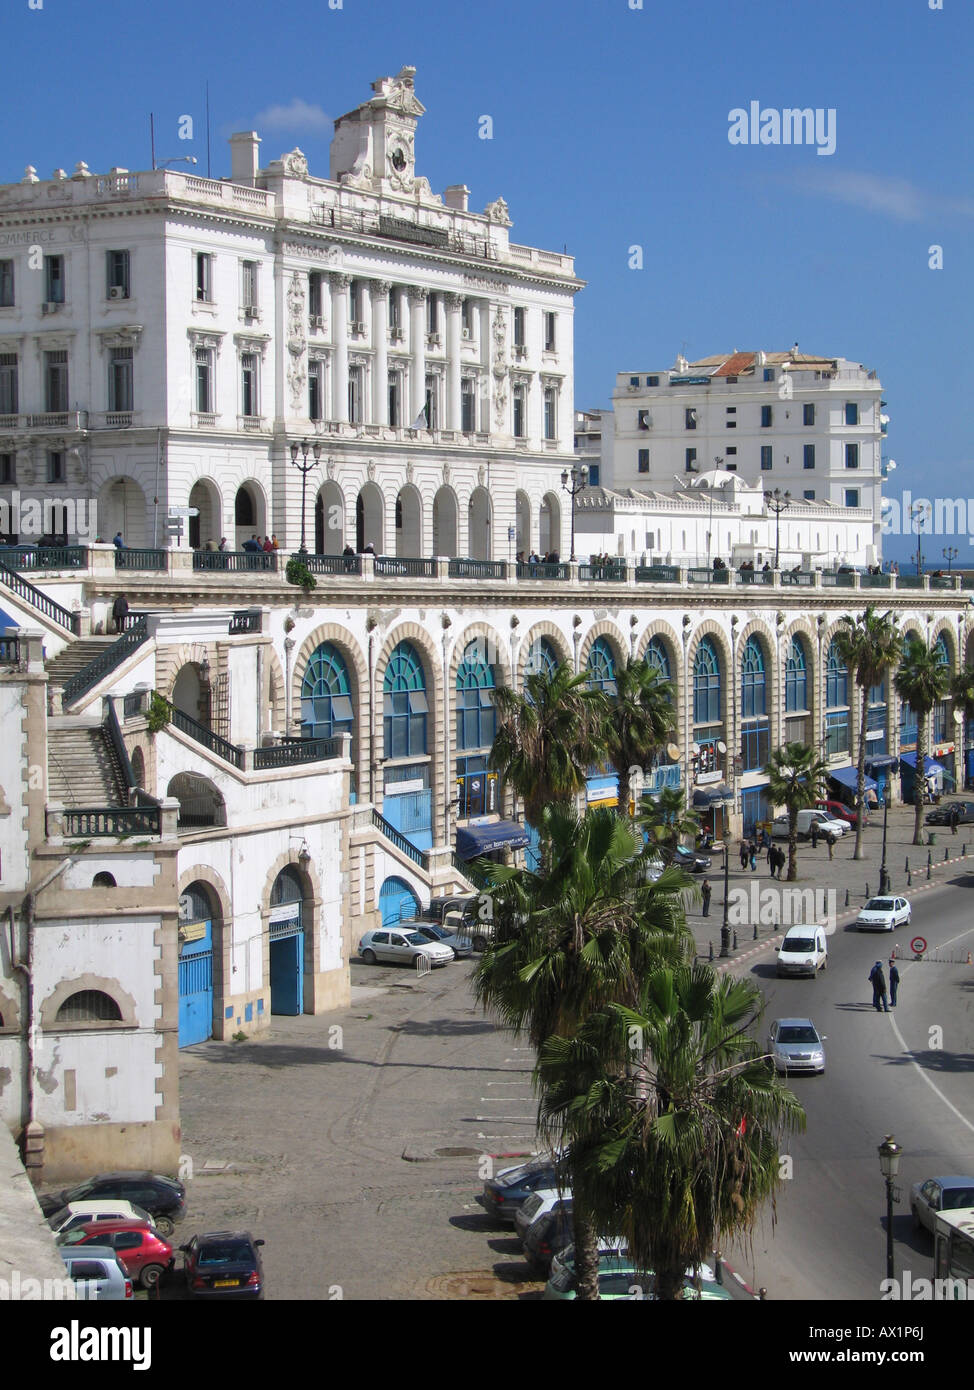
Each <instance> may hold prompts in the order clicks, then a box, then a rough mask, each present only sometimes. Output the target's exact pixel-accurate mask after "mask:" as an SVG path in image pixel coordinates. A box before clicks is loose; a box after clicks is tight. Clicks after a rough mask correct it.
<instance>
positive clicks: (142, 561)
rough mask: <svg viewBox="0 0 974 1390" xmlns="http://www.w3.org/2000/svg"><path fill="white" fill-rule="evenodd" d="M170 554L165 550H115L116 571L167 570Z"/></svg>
mask: <svg viewBox="0 0 974 1390" xmlns="http://www.w3.org/2000/svg"><path fill="white" fill-rule="evenodd" d="M167 564H168V552H167V551H165V550H152V549H140V550H131V549H129V547H128V546H126V548H125V549H124V550H119V549H118V548H117V547H116V550H115V568H116V570H165V569H166V566H167Z"/></svg>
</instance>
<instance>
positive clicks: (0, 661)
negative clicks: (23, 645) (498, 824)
mask: <svg viewBox="0 0 974 1390" xmlns="http://www.w3.org/2000/svg"><path fill="white" fill-rule="evenodd" d="M0 665H3V666H19V665H20V638H19V637H4V636H3V634H2V633H0Z"/></svg>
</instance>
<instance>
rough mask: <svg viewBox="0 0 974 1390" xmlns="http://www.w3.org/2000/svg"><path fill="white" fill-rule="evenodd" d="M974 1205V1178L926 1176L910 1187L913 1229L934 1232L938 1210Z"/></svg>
mask: <svg viewBox="0 0 974 1390" xmlns="http://www.w3.org/2000/svg"><path fill="white" fill-rule="evenodd" d="M958 1207H974V1178H957V1177H952V1178H927V1180H926V1181H925V1182H915V1183H914V1184H913V1186H912V1187H911V1188H910V1214H911V1216H912V1217H913V1229H914V1230H915V1231H919V1230H921V1229H922V1230H925V1231H929V1232H930V1234H931V1235H933V1233H934V1227H935V1225H936V1219H937V1212H938V1211H956V1209H957V1208H958Z"/></svg>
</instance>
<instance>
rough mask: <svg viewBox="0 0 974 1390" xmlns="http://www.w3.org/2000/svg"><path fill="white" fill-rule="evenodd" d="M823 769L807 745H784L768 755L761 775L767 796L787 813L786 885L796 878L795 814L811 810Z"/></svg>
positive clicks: (820, 789) (815, 754) (820, 785)
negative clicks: (766, 784)
mask: <svg viewBox="0 0 974 1390" xmlns="http://www.w3.org/2000/svg"><path fill="white" fill-rule="evenodd" d="M826 772H827V768H826V765H825V763H824V762H823V761H822V759H821V758H820V757H819V756H818V754H817V753H816V751H815V749H814V748H813V747H812V746H811V744H808V743H786V744H784V745H783V746H782V747H781V748H776V749H775V750H774V752H773V753H772V754H771V757H770V759H769V760H768V764H767V766H766V767H765V769H764V775H765V777H767V779H768V796H769V798H770V799H771V801H772V802H773V803H774V805H775V806H784V807H785V808H786V809H787V811H788V882H789V883H794V881H795V879H796V878H797V877H798V812H799V811H804V810H807V809H808V808H809V807H811V806H814V805H815V803H816V801H818V799H819V797H820V796H821V795H822V784H823V783H824V781H825V777H826Z"/></svg>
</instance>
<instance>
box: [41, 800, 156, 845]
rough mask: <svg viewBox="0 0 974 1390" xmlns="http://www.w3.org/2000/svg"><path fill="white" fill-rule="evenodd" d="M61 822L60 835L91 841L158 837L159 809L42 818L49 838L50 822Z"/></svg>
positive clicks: (98, 809)
mask: <svg viewBox="0 0 974 1390" xmlns="http://www.w3.org/2000/svg"><path fill="white" fill-rule="evenodd" d="M52 815H53V816H57V817H59V818H60V821H61V834H62V835H64V836H72V837H73V836H75V835H77V836H80V837H82V838H83V839H86V840H87V839H92V838H94V837H95V836H101V837H105V836H116V837H118V836H122V835H161V834H162V807H161V806H92V807H85V808H83V809H81V810H71V811H60V812H51V811H48V812H47V814H46V818H45V825H46V833H47V834H48V835H50V833H51V831H50V826H51V818H52Z"/></svg>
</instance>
